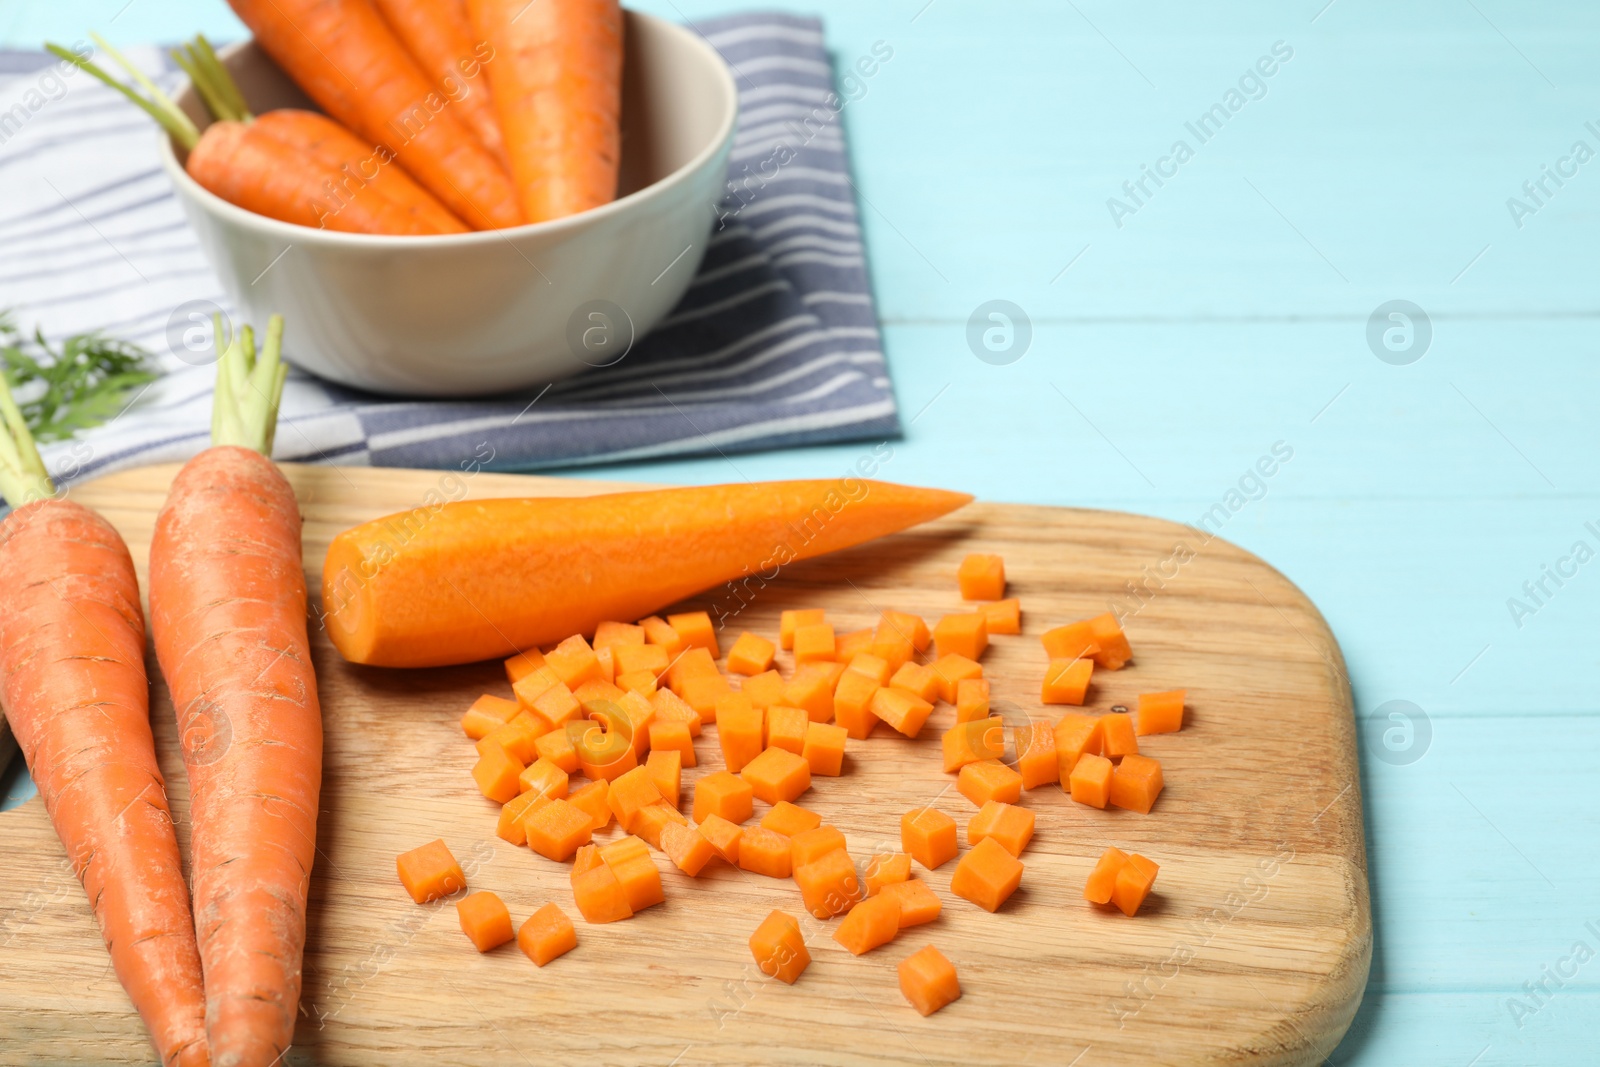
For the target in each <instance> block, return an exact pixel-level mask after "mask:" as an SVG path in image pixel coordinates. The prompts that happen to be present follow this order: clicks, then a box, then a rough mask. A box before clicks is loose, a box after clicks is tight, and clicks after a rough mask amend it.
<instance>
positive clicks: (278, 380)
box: [150, 316, 322, 1067]
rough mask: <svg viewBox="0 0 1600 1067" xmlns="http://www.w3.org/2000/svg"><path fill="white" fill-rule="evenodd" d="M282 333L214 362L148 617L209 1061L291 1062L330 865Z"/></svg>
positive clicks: (167, 515)
mask: <svg viewBox="0 0 1600 1067" xmlns="http://www.w3.org/2000/svg"><path fill="white" fill-rule="evenodd" d="M282 330H283V323H282V320H281V319H279V318H277V317H276V316H274V317H273V319H272V322H271V324H270V325H269V326H268V329H267V339H266V344H265V346H264V349H263V352H262V355H261V357H260V358H259V359H257V358H256V357H255V341H254V338H253V336H252V335H251V333H250V331H249V329H248V327H247V328H245V329H243V330H241V331H240V333H239V335H238V336H237V337H235V338H234V340H233V342H232V344H231V345H230V346H229V347H228V349H227V351H226V352H225V353H224V354H223V356H222V358H221V359H220V360H219V361H218V364H217V397H216V401H215V403H216V408H215V410H214V413H213V416H212V435H211V437H212V442H213V447H211V448H209V449H207V450H206V451H204V452H202V453H200V455H198V456H196V457H195V458H194V459H192V460H190V461H189V462H188V463H187V464H185V465H184V467H183V469H182V470H181V471H179V472H178V476H177V477H176V478H175V479H174V480H173V483H172V489H171V492H170V493H169V495H168V497H167V502H166V504H165V505H164V506H163V507H162V509H161V513H160V515H158V516H157V518H156V527H155V534H154V537H153V539H152V541H151V544H150V623H151V630H152V633H153V634H154V637H155V646H156V656H157V658H158V660H159V661H160V664H161V671H162V673H163V674H164V675H165V676H166V679H167V684H168V687H169V688H170V689H171V690H172V700H173V704H174V705H175V707H176V709H177V715H178V726H179V728H180V730H183V731H190V730H194V729H198V728H201V727H203V726H205V725H206V724H218V725H219V729H218V731H217V732H218V733H219V734H221V735H223V736H225V737H226V738H227V742H226V743H225V744H217V745H212V746H209V747H208V748H207V749H205V750H204V751H202V752H200V753H198V754H196V753H190V752H185V754H184V764H185V766H186V767H187V768H188V772H189V785H190V791H191V797H192V799H191V802H190V809H191V822H192V824H193V830H192V833H191V839H190V850H191V853H192V861H193V866H194V918H195V928H196V930H197V932H198V935H199V945H200V959H201V962H202V963H203V965H204V968H205V1001H206V1037H207V1040H208V1042H209V1045H210V1049H211V1057H212V1062H214V1063H216V1064H218V1065H219V1067H220V1065H223V1064H227V1065H230V1067H268V1065H270V1064H274V1063H277V1062H278V1061H279V1059H280V1057H282V1055H283V1054H284V1051H285V1050H286V1049H287V1048H288V1046H289V1043H290V1040H291V1039H292V1037H293V1035H294V1023H295V1017H296V1014H297V1011H298V1006H299V1002H300V986H301V964H302V956H303V953H304V950H305V933H306V896H307V892H308V890H309V888H310V880H311V866H312V861H313V858H314V857H315V855H316V835H317V802H318V796H319V791H320V787H321V779H322V717H321V711H320V709H319V706H318V703H317V684H316V678H315V676H314V674H313V673H312V668H311V654H310V648H309V646H308V644H307V640H306V585H305V573H304V571H303V570H302V569H301V562H300V511H299V508H298V506H297V505H296V503H295V498H294V492H293V491H292V490H291V489H290V487H289V483H288V482H287V481H285V480H284V477H283V475H282V473H280V472H279V470H278V469H277V467H275V466H273V464H272V461H271V460H269V459H268V458H267V456H266V453H267V452H268V451H270V449H271V447H272V434H273V426H274V424H275V422H276V418H277V406H278V398H279V397H280V396H281V395H282V389H283V372H284V367H283V364H282V363H281V362H280V361H279V346H280V344H281V338H282Z"/></svg>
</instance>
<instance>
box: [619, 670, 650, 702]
mask: <svg viewBox="0 0 1600 1067" xmlns="http://www.w3.org/2000/svg"><path fill="white" fill-rule="evenodd" d="M658 684H659V683H658V682H657V679H656V675H655V672H654V671H628V672H627V673H625V674H619V675H617V687H618V688H619V689H621V690H622V691H623V692H626V693H638V694H639V695H640V696H642V697H648V696H649V695H650V694H651V693H654V692H655V691H656V688H657V686H658Z"/></svg>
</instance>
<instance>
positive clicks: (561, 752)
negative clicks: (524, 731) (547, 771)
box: [533, 730, 578, 774]
mask: <svg viewBox="0 0 1600 1067" xmlns="http://www.w3.org/2000/svg"><path fill="white" fill-rule="evenodd" d="M533 748H534V753H535V755H537V756H538V757H539V758H540V759H542V760H549V761H550V762H551V763H554V764H555V765H556V766H557V767H560V768H561V769H562V770H564V771H566V772H567V773H568V774H576V773H577V771H578V750H577V749H575V748H573V747H572V739H571V738H569V737H568V736H567V731H566V730H553V731H551V732H550V733H547V734H545V735H544V736H543V737H541V738H539V740H537V741H535V742H534V743H533Z"/></svg>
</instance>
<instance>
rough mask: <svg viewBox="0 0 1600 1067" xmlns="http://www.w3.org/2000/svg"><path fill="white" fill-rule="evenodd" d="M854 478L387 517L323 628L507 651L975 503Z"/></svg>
mask: <svg viewBox="0 0 1600 1067" xmlns="http://www.w3.org/2000/svg"><path fill="white" fill-rule="evenodd" d="M530 17H531V16H530ZM852 484H853V486H854V488H853V489H851V494H852V496H853V497H854V499H851V497H847V496H846V495H845V488H844V485H843V483H841V482H828V481H797V482H757V483H754V484H748V485H718V486H706V487H703V488H689V489H659V490H651V491H645V492H632V493H611V494H607V495H604V496H591V497H579V498H566V499H562V498H550V499H523V500H515V499H511V500H468V501H457V502H453V503H447V504H445V505H444V506H443V507H442V508H440V509H439V510H438V511H437V512H435V513H434V515H433V517H432V519H431V521H429V522H428V523H427V525H426V527H425V528H424V529H422V530H421V531H420V532H419V533H417V535H416V536H414V537H412V538H410V539H409V540H408V541H406V542H405V543H404V544H402V545H398V546H397V545H395V544H393V543H392V535H391V533H390V530H391V529H392V527H393V522H392V521H391V520H389V519H379V520H377V521H375V522H369V523H364V524H363V525H361V526H357V527H355V528H354V529H351V530H346V531H345V532H344V533H341V534H340V535H339V536H337V537H336V538H334V540H333V544H332V545H331V546H330V547H329V549H328V559H327V564H326V566H325V568H324V571H323V605H324V608H325V610H326V611H327V612H328V614H327V623H328V633H329V635H330V636H331V637H332V638H333V643H334V644H335V645H336V646H337V647H338V649H339V651H340V652H341V653H343V654H344V657H345V658H346V659H348V660H351V661H352V662H355V663H367V664H374V665H377V666H384V667H432V666H441V665H444V664H452V663H469V662H473V661H476V660H481V659H488V658H490V657H498V656H506V655H510V654H511V653H513V652H516V651H518V650H519V649H523V648H530V647H532V646H534V645H539V644H547V643H549V642H552V641H557V640H560V639H561V638H564V637H566V636H567V635H568V634H571V633H574V632H579V633H591V632H593V631H594V628H595V627H596V626H597V625H598V624H599V623H600V622H601V621H603V620H605V619H616V618H625V619H635V618H639V617H640V616H643V615H648V614H649V613H650V612H652V611H655V610H657V609H658V608H660V607H662V606H664V605H666V604H670V603H672V602H674V601H676V600H679V599H681V598H682V597H685V596H688V595H689V594H691V593H694V592H697V591H699V590H701V589H705V588H707V587H708V586H713V585H717V584H718V583H721V582H726V581H729V580H731V579H734V578H738V577H741V576H743V575H744V574H745V573H746V572H747V571H748V572H749V573H756V572H758V571H760V572H771V571H772V570H773V569H774V568H775V567H781V566H783V565H784V564H785V563H787V562H789V561H792V560H796V559H809V558H811V557H813V556H819V555H822V554H823V553H826V552H832V551H834V550H836V549H840V548H847V547H849V546H851V545H857V544H860V543H862V542H863V541H870V540H872V539H873V538H876V537H881V536H883V535H885V534H888V533H893V532H895V531H897V530H902V529H905V528H906V527H907V526H914V525H916V524H917V523H920V522H926V521H928V520H929V519H933V518H937V517H938V516H940V515H943V514H945V513H946V512H949V511H953V510H955V509H956V508H958V507H960V506H961V505H963V504H965V503H967V502H968V501H969V500H971V499H972V498H971V497H970V496H968V495H967V494H965V493H949V492H944V491H941V490H936V489H913V488H910V487H907V486H900V485H892V484H889V483H886V482H856V483H852ZM785 703H788V701H785Z"/></svg>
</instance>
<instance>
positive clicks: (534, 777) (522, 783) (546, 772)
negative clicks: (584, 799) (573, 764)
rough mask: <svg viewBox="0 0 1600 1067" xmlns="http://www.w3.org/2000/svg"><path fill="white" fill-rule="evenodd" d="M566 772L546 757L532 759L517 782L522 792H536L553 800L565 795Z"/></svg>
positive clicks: (567, 781) (566, 784)
mask: <svg viewBox="0 0 1600 1067" xmlns="http://www.w3.org/2000/svg"><path fill="white" fill-rule="evenodd" d="M569 781H570V780H569V779H568V777H567V772H566V771H564V770H562V769H561V768H560V767H557V766H556V765H555V764H554V763H552V762H551V761H550V760H547V759H538V760H534V761H533V763H532V764H530V765H529V766H528V768H527V769H526V770H524V771H523V772H522V773H521V774H520V775H518V776H517V784H518V786H519V787H521V789H522V791H523V792H524V793H538V794H539V795H540V796H544V797H549V798H551V799H552V800H554V799H555V798H557V797H564V796H566V795H567V786H568V783H569Z"/></svg>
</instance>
